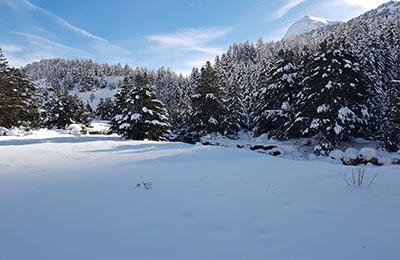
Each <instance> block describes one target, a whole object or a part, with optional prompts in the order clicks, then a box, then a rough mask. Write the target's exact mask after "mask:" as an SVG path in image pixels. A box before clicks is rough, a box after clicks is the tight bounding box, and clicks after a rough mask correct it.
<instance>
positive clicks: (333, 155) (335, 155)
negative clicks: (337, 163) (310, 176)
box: [329, 150, 344, 160]
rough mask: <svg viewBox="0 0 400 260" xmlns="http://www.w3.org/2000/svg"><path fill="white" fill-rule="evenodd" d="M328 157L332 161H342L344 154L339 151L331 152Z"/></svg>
mask: <svg viewBox="0 0 400 260" xmlns="http://www.w3.org/2000/svg"><path fill="white" fill-rule="evenodd" d="M329 157H330V158H332V159H334V160H342V159H343V157H344V152H342V151H341V150H333V151H331V152H330V153H329Z"/></svg>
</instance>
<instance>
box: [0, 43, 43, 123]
mask: <svg viewBox="0 0 400 260" xmlns="http://www.w3.org/2000/svg"><path fill="white" fill-rule="evenodd" d="M39 105H40V104H39V94H38V90H37V88H36V86H35V85H34V84H33V83H32V82H31V81H29V80H28V79H27V78H26V77H25V75H23V73H22V72H21V71H20V70H19V69H14V68H10V67H9V66H8V62H7V59H6V58H5V57H4V55H3V54H2V52H1V49H0V126H3V127H6V128H11V127H20V126H23V127H29V128H31V127H36V126H37V125H38V123H39Z"/></svg>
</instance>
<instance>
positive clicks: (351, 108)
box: [296, 42, 370, 149]
mask: <svg viewBox="0 0 400 260" xmlns="http://www.w3.org/2000/svg"><path fill="white" fill-rule="evenodd" d="M308 69H309V70H308V71H306V73H305V77H304V80H303V90H302V91H301V92H299V93H298V95H297V98H298V100H297V104H296V106H297V107H298V111H299V113H298V114H297V118H296V120H297V121H298V120H301V121H302V123H303V127H304V128H303V129H299V130H300V131H301V133H300V132H299V133H298V134H299V136H300V135H304V136H308V137H311V136H317V137H319V138H320V140H322V143H321V144H323V147H324V148H326V149H332V148H335V147H337V146H338V145H339V143H340V141H349V140H350V139H351V137H365V136H363V128H364V127H366V126H367V124H368V119H369V112H368V108H367V107H366V106H365V104H366V102H367V97H368V94H369V86H370V83H369V82H368V78H367V77H366V76H365V74H364V73H363V71H362V70H361V68H360V65H359V64H358V63H357V61H356V59H355V57H354V55H353V54H352V53H351V52H350V51H348V50H347V49H346V48H344V47H341V46H337V45H328V44H327V42H323V43H322V44H321V46H320V49H319V51H318V53H317V54H316V55H315V56H314V59H313V60H311V62H310V64H309V68H308Z"/></svg>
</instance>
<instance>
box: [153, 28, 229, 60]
mask: <svg viewBox="0 0 400 260" xmlns="http://www.w3.org/2000/svg"><path fill="white" fill-rule="evenodd" d="M229 31H230V30H229V29H228V28H201V29H193V28H189V29H185V30H182V31H180V32H177V33H171V34H155V35H150V36H147V39H148V40H150V41H154V42H157V43H158V44H159V45H160V46H162V47H165V48H183V49H186V50H191V51H198V52H203V53H210V54H218V53H220V52H221V48H218V47H210V46H208V44H209V43H210V42H211V41H213V40H216V39H218V38H221V37H223V36H225V35H226V34H228V33H229Z"/></svg>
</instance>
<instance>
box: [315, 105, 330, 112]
mask: <svg viewBox="0 0 400 260" xmlns="http://www.w3.org/2000/svg"><path fill="white" fill-rule="evenodd" d="M326 111H329V105H326V104H323V105H322V106H319V107H318V108H317V113H323V112H326Z"/></svg>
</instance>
